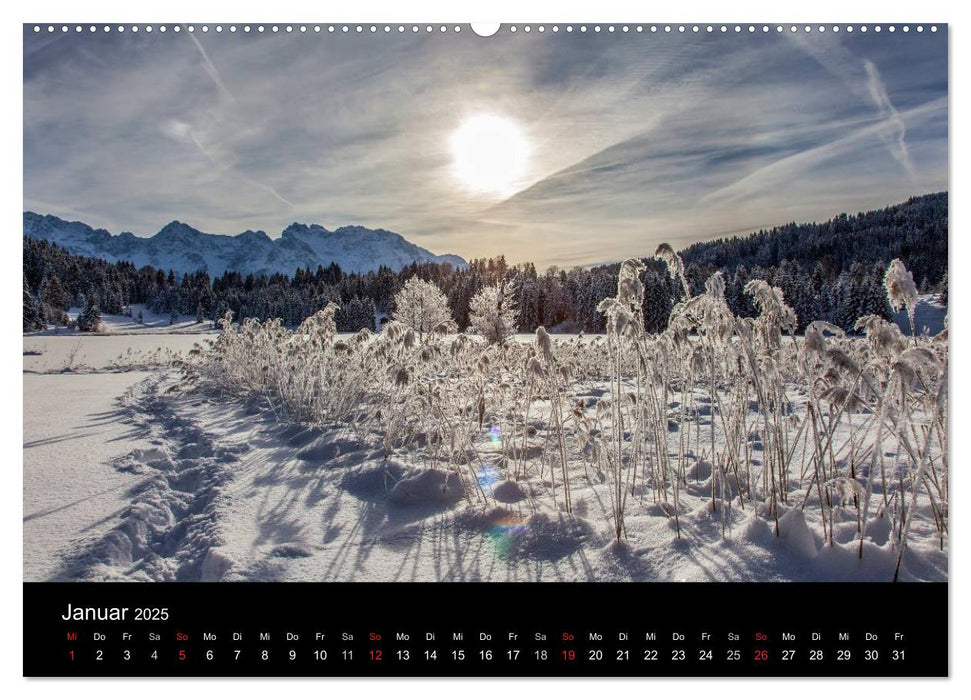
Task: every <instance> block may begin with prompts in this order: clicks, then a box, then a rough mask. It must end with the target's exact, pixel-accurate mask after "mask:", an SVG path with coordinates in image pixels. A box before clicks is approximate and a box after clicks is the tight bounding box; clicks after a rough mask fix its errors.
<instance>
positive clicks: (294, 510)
mask: <svg viewBox="0 0 971 700" xmlns="http://www.w3.org/2000/svg"><path fill="white" fill-rule="evenodd" d="M117 327H118V328H123V327H124V326H123V324H122V325H121V326H117ZM212 337H213V336H212V334H209V333H203V334H180V333H163V332H150V333H145V334H141V335H122V334H114V335H83V336H76V335H40V336H37V335H29V336H28V335H25V337H24V350H25V356H24V372H25V374H24V389H25V391H24V397H25V398H24V409H25V419H24V475H25V487H24V537H25V554H24V577H25V580H50V579H92V580H135V581H151V580H207V581H215V580H282V581H325V580H327V581H468V580H487V581H558V580H563V581H603V580H619V581H737V580H742V581H752V580H755V581H770V580H771V581H829V580H832V581H842V580H853V581H856V580H873V581H885V580H890V578H891V577H892V575H893V571H894V568H895V565H896V560H895V553H894V552H893V551H892V550H890V548H889V547H887V542H888V538H889V535H890V530H891V527H892V526H891V524H890V523H889V522H888V518H887V517H886V516H880V515H878V516H876V517H873V518H871V519H870V520H869V522H868V523H867V527H866V538H865V541H864V544H863V557H862V558H860V556H859V543H858V540H857V538H856V536H857V532H856V526H855V522H853V521H852V518H850V517H849V514H846V516H847V517H845V518H843V519H837V522H836V527H835V532H834V543H833V544H832V545H830V544H828V543H827V542H826V539H825V538H824V537H823V534H822V530H821V524H820V522H819V518H818V512H819V511H818V510H817V511H815V512H814V514H813V515H810V514H809V513H808V512H803V510H801V509H800V508H799V507H798V506H797V505H796V504H793V503H790V504H788V505H786V506H784V505H781V504H780V505H779V511H778V514H779V517H778V524H777V525H776V524H775V523H774V522H773V519H772V517H771V516H770V515H769V510H768V506H767V504H762V503H751V502H746V503H745V504H744V507H743V506H740V504H739V501H738V499H737V494H736V493H735V490H734V488H733V484H731V482H729V483H728V484H721V486H720V488H719V489H716V495H717V498H715V499H714V500H713V498H712V478H713V474H712V472H713V469H712V466H711V464H710V463H709V462H707V461H706V460H705V459H703V458H697V459H695V460H694V461H693V462H692V465H691V466H690V467H689V469H688V474H687V477H688V478H687V481H686V483H685V485H684V487H683V489H682V491H681V494H680V508H679V509H678V510H677V512H675V509H674V507H673V506H672V504H671V503H664V502H658V501H656V500H655V498H654V497H653V494H652V492H651V491H650V490H645V489H643V488H642V487H638V489H637V490H636V492H635V494H634V495H633V496H632V497H631V502H630V504H629V505H628V511H627V514H626V519H625V527H626V537H624V538H623V539H622V540H621V541H620V542H617V541H616V539H615V537H614V533H613V524H612V521H611V515H610V508H611V505H610V503H611V502H610V496H609V493H610V488H611V485H610V484H609V483H604V482H603V480H602V479H600V478H598V477H597V476H596V474H595V473H593V472H592V471H591V467H590V466H589V465H587V464H585V463H584V462H582V461H573V462H571V464H570V473H571V481H572V483H573V486H572V488H573V505H574V508H573V511H574V512H573V513H566V512H564V511H563V510H562V499H561V498H560V497H559V494H560V489H561V485H560V483H559V472H557V477H556V482H555V484H554V483H553V482H551V481H550V474H551V471H550V468H549V467H547V468H546V469H545V470H543V469H542V467H537V466H536V465H537V464H538V463H539V462H540V461H541V460H542V457H541V454H542V449H541V447H542V445H543V440H544V439H548V437H547V438H544V433H546V432H547V430H548V426H549V420H548V418H549V415H548V407H549V403H548V402H541V401H540V402H537V403H536V406H535V408H534V411H535V412H534V413H531V415H530V419H531V424H532V425H533V426H534V430H533V431H531V432H530V435H531V437H530V438H529V440H528V441H527V443H525V444H526V450H525V451H524V452H522V454H520V451H521V445H520V444H519V442H518V440H517V441H516V444H515V445H506V446H505V447H504V446H503V445H502V443H501V441H500V440H499V439H498V436H499V430H498V428H497V427H493V426H490V425H488V424H486V425H484V426H483V428H482V431H481V434H480V435H479V436H478V438H477V439H476V450H477V452H478V458H479V461H478V463H477V464H476V465H475V473H476V479H474V480H471V481H470V480H466V479H465V478H464V476H462V475H463V474H465V473H466V472H467V470H468V467H466V466H462V467H455V468H445V467H443V466H441V465H440V464H438V465H436V466H432V465H431V464H429V455H428V452H427V450H426V448H427V446H423V445H421V444H420V443H416V444H415V445H414V446H413V447H412V448H410V449H408V450H403V451H398V452H396V453H395V454H394V455H393V456H390V457H389V456H386V454H385V453H384V452H383V451H382V449H381V447H380V445H379V444H375V443H372V442H370V441H368V440H362V439H361V436H360V435H358V434H357V433H356V432H355V431H353V430H352V429H350V428H349V427H348V426H344V425H324V426H307V425H297V424H292V423H288V422H287V421H285V420H283V419H282V417H280V416H279V415H278V414H277V413H276V412H274V410H272V409H271V408H270V407H269V406H268V405H267V404H265V403H262V402H260V401H251V402H246V403H237V402H234V401H231V400H229V399H227V398H225V397H219V396H216V395H209V394H205V393H200V392H194V391H189V390H187V389H186V388H185V387H184V386H181V385H180V376H179V373H178V372H177V371H176V370H174V369H172V368H171V365H170V361H171V359H172V358H173V357H175V356H178V355H183V356H184V354H185V353H186V352H187V351H188V350H189V349H191V348H192V346H193V345H194V344H195V343H196V342H200V341H205V340H206V339H211V338H212ZM557 342H564V343H566V342H570V341H566V340H564V341H556V340H554V343H557ZM78 344H79V347H77V349H76V350H75V346H78ZM129 349H130V351H129ZM29 352H40V353H41V354H38V355H34V354H27V353H29ZM72 353H73V355H74V362H73V363H72V365H71V371H67V372H65V371H62V370H63V369H64V366H65V363H66V361H67V359H68V358H69V356H70V355H72ZM126 358H127V360H126ZM581 394H582V396H586V397H588V398H592V397H602V398H603V399H605V400H610V397H611V394H610V387H609V386H607V385H600V386H585V387H583V389H582V391H580V392H578V396H580V395H581ZM581 398H582V397H581ZM699 399H700V397H699ZM700 403H701V402H700V400H699V405H700ZM53 405H56V406H57V407H58V410H57V411H51V410H50V407H51V406H53ZM544 406H545V407H546V408H545V409H544V408H543V407H544ZM544 410H545V411H547V413H544V412H543V411H544ZM703 413H704V412H703V411H699V412H698V418H697V419H698V420H700V421H702V423H704V422H705V421H708V420H710V416H706V415H702V414H703ZM692 430H694V428H692ZM701 430H702V431H704V430H705V428H703V427H702V428H701ZM757 437H758V436H757V435H756V436H754V437H753V438H751V439H750V444H751V445H752V450H753V454H755V455H756V456H757V455H758V452H759V451H760V450H761V446H760V444H759V441H758V440H757V439H756V438H757ZM672 440H675V441H676V433H673V434H672ZM520 457H523V458H525V459H527V460H531V461H532V463H533V464H534V467H533V468H532V470H531V472H530V475H529V476H528V478H522V479H520V480H515V479H512V478H509V477H507V476H505V473H504V471H502V470H500V466H501V465H502V464H503V461H504V460H507V459H508V460H510V461H513V462H515V461H517V460H518V459H519V458H520ZM557 469H559V467H558V466H557ZM716 486H718V485H717V484H716ZM554 487H555V488H556V491H555V493H556V497H551V495H552V493H553V488H554ZM480 490H481V493H480ZM728 498H732V499H733V500H732V501H727V500H723V499H728ZM713 504H714V506H713ZM675 514H676V515H677V523H676V522H675V518H674V517H673V516H674V515H675ZM929 521H930V517H929V515H927V513H924V514H923V517H922V518H918V519H915V521H914V526H913V529H912V532H911V537H910V539H909V541H908V547H907V549H906V551H905V555H904V558H903V565H902V574H901V578H902V579H904V580H946V578H947V567H948V561H947V551H946V549H945V550H944V551H942V550H941V549H940V547H939V543H938V542H937V540H936V533H935V531H934V529H933V527H932V526H931V525H930V524H928V523H929ZM776 527H777V528H778V534H776V531H775V530H776ZM679 531H680V536H679Z"/></svg>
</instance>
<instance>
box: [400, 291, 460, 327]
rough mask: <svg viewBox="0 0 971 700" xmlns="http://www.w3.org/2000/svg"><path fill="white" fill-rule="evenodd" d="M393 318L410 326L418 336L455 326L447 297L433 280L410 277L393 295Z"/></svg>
mask: <svg viewBox="0 0 971 700" xmlns="http://www.w3.org/2000/svg"><path fill="white" fill-rule="evenodd" d="M394 305H395V311H394V319H395V320H396V321H401V322H402V323H406V324H408V325H409V326H411V327H412V328H413V329H414V330H415V331H416V332H417V333H418V336H419V337H422V336H424V334H425V333H431V332H432V331H434V330H439V329H445V328H452V329H454V327H455V322H454V321H453V320H452V314H451V312H450V311H449V308H448V299H446V298H445V295H444V294H443V293H442V290H441V289H439V288H438V285H436V284H435V283H434V282H426V281H425V280H423V279H421V278H419V277H412V278H411V279H409V280H408V281H407V282H405V286H404V287H402V288H401V291H400V292H398V293H397V294H396V295H395V297H394Z"/></svg>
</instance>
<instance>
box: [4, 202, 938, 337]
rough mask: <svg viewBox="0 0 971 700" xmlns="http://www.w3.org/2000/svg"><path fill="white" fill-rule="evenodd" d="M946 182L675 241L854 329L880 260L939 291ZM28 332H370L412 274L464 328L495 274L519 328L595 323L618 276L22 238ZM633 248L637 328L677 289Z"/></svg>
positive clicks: (700, 280)
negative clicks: (72, 313) (903, 197)
mask: <svg viewBox="0 0 971 700" xmlns="http://www.w3.org/2000/svg"><path fill="white" fill-rule="evenodd" d="M947 208H948V207H947V193H946V192H941V193H936V194H930V195H924V196H920V197H914V198H911V199H909V200H908V201H906V202H904V203H902V204H898V205H895V206H891V207H887V208H885V209H881V210H877V211H869V212H865V213H860V214H856V215H847V214H841V215H839V216H837V217H835V218H833V219H831V220H829V221H826V222H823V223H812V224H796V223H790V224H786V225H784V226H779V227H776V228H772V229H769V230H763V231H759V232H757V233H754V234H751V235H747V236H737V237H732V238H722V239H718V240H715V241H710V242H704V243H696V244H694V245H691V246H689V247H688V248H686V249H685V250H683V251H682V252H681V255H682V257H683V259H684V263H685V276H686V277H687V279H688V282H689V284H690V285H691V287H692V290H691V291H692V294H697V293H699V292H700V291H701V290H703V289H704V282H705V280H706V279H708V277H709V276H710V275H711V274H712V273H713V272H715V271H716V270H721V271H722V272H723V273H724V276H725V282H726V284H725V299H726V301H727V302H728V305H729V308H730V309H731V310H732V311H733V312H734V313H735V314H738V315H742V316H754V315H755V313H756V310H755V308H754V307H753V302H752V299H751V297H749V296H748V295H746V294H745V292H744V288H745V285H746V283H747V282H749V281H750V280H752V279H763V280H765V281H766V282H768V283H769V284H771V285H774V286H777V287H779V288H781V289H782V291H783V292H784V294H785V298H786V301H787V302H788V303H789V304H790V305H791V306H792V307H793V309H794V310H795V311H796V314H797V316H798V321H799V330H800V331H801V330H803V329H804V328H805V325H806V324H808V323H809V322H810V321H813V320H817V319H819V320H826V321H829V322H831V323H833V324H835V325H838V326H840V327H842V328H843V329H844V330H847V331H851V330H852V327H853V323H854V322H855V320H856V319H858V318H860V317H861V316H866V315H868V314H876V315H879V316H883V317H885V318H889V317H890V314H891V310H890V307H889V305H888V303H887V299H886V293H885V290H884V289H883V275H884V272H885V270H886V266H887V264H888V263H889V262H890V261H891V260H892V259H894V258H899V259H901V260H902V261H904V263H905V264H906V266H907V268H908V269H909V270H910V271H911V272H912V273H913V276H914V280H915V281H916V282H917V286H918V288H919V290H920V291H921V292H939V293H941V298H942V300H943V301H944V302H945V303H946V300H947V232H948V226H947ZM23 245H24V250H23V253H24V255H23V265H24V330H25V331H27V330H34V329H36V328H39V327H41V326H42V325H43V324H63V323H66V322H67V317H66V313H65V311H66V310H67V309H68V308H70V307H81V308H86V309H88V308H93V309H99V310H100V311H101V312H103V313H108V314H123V313H126V311H127V309H128V307H129V306H130V305H131V304H145V305H146V306H147V307H148V308H149V309H150V310H152V311H154V312H156V313H161V314H166V315H171V316H172V317H173V318H176V317H178V316H180V315H194V316H196V317H197V318H198V319H199V320H200V321H208V320H212V319H217V318H220V317H222V316H223V314H224V313H225V312H226V311H232V313H233V316H234V317H235V318H258V319H261V320H266V319H269V318H279V319H281V320H282V322H283V323H284V324H286V325H296V324H298V323H300V322H301V321H303V320H304V319H306V318H307V317H309V316H311V315H312V314H314V313H315V312H316V311H318V310H320V309H322V308H324V307H325V306H326V305H327V304H328V303H330V302H335V303H336V304H337V305H338V306H339V307H340V310H339V311H338V312H337V315H336V317H335V321H336V324H337V328H338V330H339V331H343V332H353V331H357V330H360V329H361V328H371V329H373V328H374V326H375V323H376V321H377V322H380V320H381V318H382V317H383V316H387V317H389V318H390V316H391V314H392V313H393V311H394V308H393V299H394V297H395V295H396V294H397V293H398V291H400V290H401V288H402V287H403V286H404V283H405V282H406V281H407V280H408V279H409V278H411V277H414V276H418V277H420V278H422V279H426V280H429V281H432V282H434V283H435V284H437V285H438V286H439V287H440V288H441V290H442V291H443V292H444V294H445V295H446V297H447V298H448V301H449V305H450V307H451V310H452V314H453V317H454V318H455V321H456V323H457V324H458V327H459V328H460V329H464V328H466V327H467V326H468V325H469V310H470V302H471V300H472V298H473V296H474V295H475V294H476V293H477V292H478V291H479V290H480V289H482V288H483V287H486V286H488V285H492V284H496V283H501V284H502V286H503V287H504V288H505V289H506V290H508V291H510V292H511V293H512V295H513V298H514V300H515V305H516V308H517V310H518V318H517V326H518V329H519V330H520V331H521V332H533V331H534V330H535V329H536V328H537V327H539V326H545V327H546V328H548V329H551V330H556V331H560V332H579V331H584V332H587V333H596V332H603V330H604V328H605V318H604V316H603V315H602V314H601V313H600V312H598V311H597V305H598V304H599V303H600V302H601V301H602V300H603V299H605V298H606V297H609V296H610V295H611V293H612V292H613V290H615V289H616V286H617V278H618V272H619V268H620V265H619V263H618V264H613V265H602V266H597V267H592V268H580V267H575V268H572V269H558V268H549V269H547V270H545V271H539V270H537V269H536V267H535V266H534V265H533V264H531V263H522V264H517V265H510V264H507V262H506V260H505V258H504V257H502V256H499V257H496V258H489V259H479V260H472V261H471V262H470V263H469V266H468V268H467V269H457V268H455V267H453V266H451V265H436V264H414V265H410V266H408V267H405V268H404V269H402V270H400V271H398V272H394V271H392V270H390V269H388V268H385V267H382V268H380V269H379V270H377V271H374V272H368V273H366V274H357V273H354V274H346V273H345V272H343V271H342V270H341V269H340V267H339V266H338V265H336V264H331V265H330V266H328V267H318V268H317V269H316V270H310V269H300V270H296V271H295V273H294V275H293V276H292V277H288V276H286V275H281V274H275V275H270V276H262V275H261V276H254V275H246V276H243V275H241V274H239V273H237V272H227V273H225V274H223V275H222V276H220V277H217V278H215V279H210V277H209V275H208V273H206V272H205V271H198V272H195V273H192V274H186V275H182V276H181V277H180V276H178V275H176V274H175V273H174V272H173V271H171V270H161V269H154V268H152V267H148V266H146V267H142V268H141V269H136V268H135V266H134V265H133V264H132V263H129V262H117V263H109V262H106V261H104V260H99V259H94V258H87V257H82V256H77V255H72V254H70V253H68V252H67V251H65V250H64V249H62V248H60V247H58V246H57V245H54V244H51V243H48V242H46V241H38V240H34V239H30V238H26V237H25V238H24V241H23ZM645 246H646V248H647V249H646V250H645V251H644V254H643V257H644V262H645V264H646V269H645V270H644V272H643V273H642V281H643V283H644V300H643V309H644V327H645V330H647V331H648V332H659V331H661V330H663V329H664V326H665V324H666V323H667V318H668V315H669V312H670V311H671V306H672V303H673V302H672V299H676V298H677V297H678V295H679V294H680V293H682V292H680V288H679V286H678V285H677V283H675V282H674V281H673V280H671V279H670V278H669V276H668V274H667V271H666V268H665V266H664V264H663V263H661V262H659V261H657V260H653V259H651V257H650V256H651V254H652V253H653V244H651V243H648V242H645Z"/></svg>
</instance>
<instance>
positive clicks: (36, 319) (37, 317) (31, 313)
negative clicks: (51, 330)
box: [24, 278, 44, 332]
mask: <svg viewBox="0 0 971 700" xmlns="http://www.w3.org/2000/svg"><path fill="white" fill-rule="evenodd" d="M43 327H44V319H43V316H42V314H41V311H40V305H39V304H38V303H37V300H36V299H34V295H33V294H31V293H30V286H29V285H28V284H27V279H26V278H25V279H24V332H27V331H36V330H40V329H41V328H43Z"/></svg>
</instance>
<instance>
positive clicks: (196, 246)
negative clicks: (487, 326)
mask: <svg viewBox="0 0 971 700" xmlns="http://www.w3.org/2000/svg"><path fill="white" fill-rule="evenodd" d="M24 235H25V236H28V237H30V238H35V239H38V240H45V241H50V242H51V243H56V244H57V245H59V246H61V247H62V248H65V249H66V250H67V251H68V252H70V253H73V254H75V255H85V256H89V257H95V258H103V259H105V260H108V261H109V262H115V261H118V260H129V261H131V262H133V263H134V264H135V266H136V267H142V266H143V265H151V266H152V267H155V268H161V269H163V270H174V271H175V272H176V273H179V274H181V273H187V272H195V271H197V270H206V271H207V272H209V274H210V276H212V277H217V276H219V275H221V274H222V273H223V272H225V271H227V270H234V271H237V272H241V273H243V274H247V273H254V274H272V273H275V272H281V273H283V274H286V275H292V274H293V273H294V272H295V271H296V270H297V268H307V267H309V268H310V269H311V270H316V269H317V266H318V265H323V266H324V267H326V266H328V265H330V264H331V263H332V262H336V263H337V264H338V265H340V267H341V269H342V270H344V271H345V272H367V271H369V270H377V269H378V268H379V267H380V266H382V265H385V266H387V267H390V268H391V269H392V270H400V269H401V268H403V267H405V266H406V265H409V264H411V263H413V262H434V263H450V264H452V265H454V266H456V267H461V268H464V267H466V265H467V263H466V262H465V260H463V259H462V258H460V257H459V256H457V255H435V254H434V253H432V252H430V251H428V250H426V249H425V248H422V247H421V246H417V245H415V244H414V243H411V242H410V241H407V240H406V239H405V238H404V237H403V236H401V235H399V234H397V233H394V232H392V231H385V230H384V229H368V228H364V227H362V226H342V227H341V228H339V229H337V230H336V231H328V230H327V229H326V228H324V227H323V226H318V225H316V224H310V225H307V224H298V223H294V224H291V225H290V226H287V228H286V229H284V231H283V234H282V235H281V236H280V237H279V238H275V239H274V238H270V237H269V236H268V235H266V233H264V232H263V231H244V232H243V233H240V234H238V235H236V236H220V235H216V234H210V233H203V232H202V231H199V230H196V229H194V228H192V227H191V226H189V225H188V224H184V223H182V222H180V221H173V222H171V223H169V224H166V225H165V227H164V228H162V230H161V231H159V232H158V233H156V234H155V235H154V236H150V237H148V238H140V237H138V236H136V235H134V234H132V233H127V232H126V233H121V234H118V235H112V234H111V233H109V232H108V231H105V230H104V229H93V228H91V227H90V226H88V225H87V224H84V223H82V222H80V221H64V220H63V219H60V218H58V217H56V216H51V215H47V216H42V215H40V214H35V213H34V212H30V211H25V212H24Z"/></svg>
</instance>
